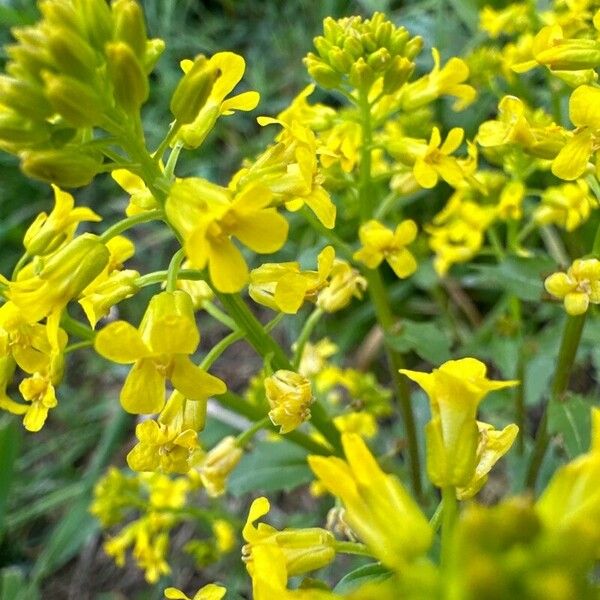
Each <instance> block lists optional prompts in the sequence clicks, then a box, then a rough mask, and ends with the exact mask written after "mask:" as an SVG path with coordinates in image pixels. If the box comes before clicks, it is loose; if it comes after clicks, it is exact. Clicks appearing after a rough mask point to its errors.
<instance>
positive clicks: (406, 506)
mask: <svg viewBox="0 0 600 600" xmlns="http://www.w3.org/2000/svg"><path fill="white" fill-rule="evenodd" d="M342 444H343V446H344V453H345V455H346V460H345V461H344V460H341V459H339V458H336V457H322V456H309V457H308V463H309V465H310V468H311V469H312V470H313V472H314V473H315V475H316V476H317V477H318V478H319V480H320V481H321V482H322V483H323V485H324V486H325V487H326V488H327V490H328V491H329V492H330V493H332V494H334V495H335V496H337V497H338V498H339V499H340V500H341V501H342V503H343V504H344V507H345V509H346V512H345V516H344V519H345V521H346V522H347V523H348V525H349V526H350V527H351V528H352V530H353V531H354V532H355V533H356V534H357V536H358V537H359V538H360V539H361V540H362V541H363V542H364V543H365V544H367V546H368V547H369V549H370V551H371V552H372V553H373V554H374V555H375V556H376V557H377V558H379V559H380V560H381V562H382V563H383V564H385V565H386V566H388V567H392V568H398V569H402V568H403V567H404V566H405V564H406V561H410V560H412V559H415V558H417V557H419V556H421V555H422V554H424V553H425V552H426V551H427V549H428V548H429V546H430V545H431V542H432V539H433V533H432V531H431V528H430V527H429V524H428V522H427V519H426V518H425V516H424V515H423V513H422V512H421V510H420V509H419V507H418V505H417V504H416V502H415V501H414V500H413V499H412V498H411V497H410V495H409V493H408V492H407V491H406V490H405V489H404V488H403V487H402V485H401V484H400V482H399V481H398V480H397V479H396V478H395V477H394V476H393V475H386V474H385V473H384V472H383V471H382V470H381V468H380V467H379V465H378V464H377V461H376V460H375V458H374V457H373V455H372V454H371V453H370V452H369V450H368V448H367V446H366V444H365V443H364V441H363V440H362V439H361V437H360V436H359V435H357V434H353V433H345V434H342Z"/></svg>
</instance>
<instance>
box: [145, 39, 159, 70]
mask: <svg viewBox="0 0 600 600" xmlns="http://www.w3.org/2000/svg"><path fill="white" fill-rule="evenodd" d="M164 51H165V42H164V40H161V39H159V38H156V39H153V40H148V41H147V42H146V50H145V52H144V60H143V61H142V65H143V67H144V73H150V71H152V69H154V65H156V63H157V62H158V59H159V58H160V57H161V56H162V53H163V52H164Z"/></svg>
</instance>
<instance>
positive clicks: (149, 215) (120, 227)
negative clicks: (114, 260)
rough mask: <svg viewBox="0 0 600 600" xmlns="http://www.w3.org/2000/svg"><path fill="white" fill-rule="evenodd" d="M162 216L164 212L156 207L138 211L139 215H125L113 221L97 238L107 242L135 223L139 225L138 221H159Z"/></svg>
mask: <svg viewBox="0 0 600 600" xmlns="http://www.w3.org/2000/svg"><path fill="white" fill-rule="evenodd" d="M163 217H164V212H163V211H162V209H160V208H156V209H154V210H149V211H147V212H143V213H140V214H139V215H134V216H133V217H127V218H126V219H123V220H122V221H119V222H118V223H115V224H114V225H112V226H111V227H109V228H108V229H107V230H106V231H105V232H104V233H102V234H100V236H99V239H100V241H101V242H108V240H110V239H112V238H114V237H115V236H117V235H119V234H120V233H123V232H124V231H127V230H128V229H131V228H132V227H134V226H135V225H139V224H140V223H148V222H149V221H159V220H161V219H162V218H163Z"/></svg>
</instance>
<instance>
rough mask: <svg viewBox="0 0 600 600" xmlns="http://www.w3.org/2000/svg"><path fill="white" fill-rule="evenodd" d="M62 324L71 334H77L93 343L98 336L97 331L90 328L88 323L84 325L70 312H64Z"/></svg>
mask: <svg viewBox="0 0 600 600" xmlns="http://www.w3.org/2000/svg"><path fill="white" fill-rule="evenodd" d="M60 326H61V327H62V328H63V329H64V330H65V331H66V332H67V333H70V334H71V335H76V336H77V337H80V338H82V339H84V340H89V341H91V342H92V343H93V340H94V338H95V337H96V332H95V331H94V330H93V329H90V328H89V327H88V326H87V325H84V324H83V323H81V322H80V321H77V320H76V319H74V318H73V317H71V315H70V314H69V313H68V312H66V311H65V312H64V313H63V315H62V317H61V319H60Z"/></svg>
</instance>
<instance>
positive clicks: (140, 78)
mask: <svg viewBox="0 0 600 600" xmlns="http://www.w3.org/2000/svg"><path fill="white" fill-rule="evenodd" d="M106 58H107V65H108V73H109V76H110V79H111V81H112V84H113V88H114V96H115V100H116V102H117V103H118V104H120V105H121V106H122V107H123V109H124V110H125V111H127V112H128V113H136V112H137V111H139V110H140V107H141V106H142V104H143V103H144V102H146V100H147V99H148V94H149V87H148V78H147V77H146V74H145V73H144V71H143V69H142V65H141V64H140V61H139V60H138V59H137V58H136V56H135V54H134V53H133V50H132V49H131V48H130V47H129V46H128V45H127V44H126V43H124V42H113V43H110V44H107V45H106Z"/></svg>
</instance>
